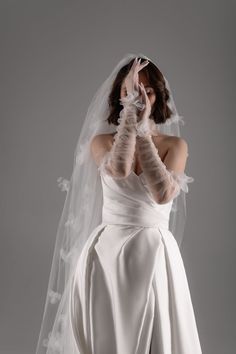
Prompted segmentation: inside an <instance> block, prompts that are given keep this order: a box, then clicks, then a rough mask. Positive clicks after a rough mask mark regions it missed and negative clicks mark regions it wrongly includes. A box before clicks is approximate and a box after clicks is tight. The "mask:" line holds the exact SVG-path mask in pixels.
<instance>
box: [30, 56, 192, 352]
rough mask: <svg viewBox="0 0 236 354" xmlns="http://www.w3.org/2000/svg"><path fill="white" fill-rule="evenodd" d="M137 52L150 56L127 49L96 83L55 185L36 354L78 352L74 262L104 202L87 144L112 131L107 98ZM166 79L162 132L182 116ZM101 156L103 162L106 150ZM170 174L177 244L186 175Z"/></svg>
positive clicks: (175, 130)
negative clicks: (167, 113)
mask: <svg viewBox="0 0 236 354" xmlns="http://www.w3.org/2000/svg"><path fill="white" fill-rule="evenodd" d="M136 56H139V57H143V58H145V59H148V60H149V61H151V60H150V59H149V58H148V57H146V56H145V55H143V54H142V53H138V54H132V53H128V54H126V55H125V56H124V57H123V58H122V59H121V60H120V61H119V62H118V64H117V65H116V66H115V68H114V69H113V70H112V72H111V74H110V75H109V76H108V78H106V80H105V81H104V83H103V84H102V85H101V86H100V87H99V88H98V90H97V92H96V93H95V95H94V97H93V99H92V101H91V103H90V105H89V107H88V111H87V114H86V116H85V119H84V123H83V126H82V129H81V131H80V134H79V138H78V142H77V146H76V149H75V153H74V164H73V171H72V174H71V177H70V178H69V179H66V178H63V177H59V178H58V185H59V187H60V188H61V190H62V191H63V192H64V193H66V197H65V203H64V207H63V210H62V215H61V218H60V222H59V225H58V229H57V234H56V240H55V248H54V252H53V259H52V264H51V270H50V276H49V281H48V288H47V293H46V301H45V306H44V312H43V316H42V322H41V328H40V333H39V338H38V342H37V347H36V352H35V353H36V354H82V353H79V351H78V347H77V344H76V342H75V339H74V336H73V330H72V327H71V323H70V316H69V311H70V290H71V286H72V279H73V275H74V272H75V265H76V262H77V261H78V258H79V256H80V254H81V251H82V249H83V247H84V244H85V243H86V241H87V239H88V238H89V236H90V235H91V233H92V231H93V230H94V229H95V228H96V227H97V226H98V225H99V224H100V223H101V218H102V215H101V210H102V202H103V199H102V197H103V196H102V185H101V178H100V174H99V171H98V168H97V166H96V164H95V162H94V160H93V158H92V156H91V151H90V144H91V141H92V139H93V138H94V136H96V135H98V134H108V133H114V132H115V131H116V126H114V125H113V124H111V125H109V124H108V123H107V120H106V118H107V116H108V114H109V111H110V107H109V105H108V97H109V94H110V91H111V88H112V84H113V82H114V80H115V78H116V75H117V73H118V71H119V70H120V69H121V68H122V67H123V66H124V65H126V64H128V63H129V62H130V60H132V59H134V58H135V57H136ZM165 81H166V86H167V88H168V89H169V91H170V98H169V102H168V105H169V107H170V108H171V110H172V112H173V115H172V117H171V119H168V120H167V121H166V123H165V124H160V125H158V130H159V131H161V132H162V133H163V134H168V135H174V136H180V129H179V123H182V124H184V121H183V118H182V117H181V116H179V114H178V112H177V109H176V107H175V103H174V100H173V95H172V92H171V90H170V86H169V83H168V81H167V79H166V78H165ZM78 119H79V118H78ZM104 158H105V160H104V161H106V159H107V158H109V154H106V155H105V156H104ZM101 168H102V166H101ZM173 175H175V178H176V180H178V181H179V184H180V186H181V189H180V193H179V195H178V197H177V198H175V199H174V201H173V204H172V209H171V215H170V231H171V232H172V233H173V235H174V237H175V238H176V240H177V242H178V245H179V246H180V245H181V243H182V239H183V234H184V226H185V221H186V200H185V194H186V192H187V191H188V186H187V184H188V182H189V181H190V180H189V178H190V177H188V176H186V175H185V174H182V175H176V174H173ZM192 180H193V179H192ZM49 237H50V236H49Z"/></svg>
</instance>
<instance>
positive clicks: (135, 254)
mask: <svg viewBox="0 0 236 354" xmlns="http://www.w3.org/2000/svg"><path fill="white" fill-rule="evenodd" d="M139 57H142V59H141V58H140V60H138V58H136V56H134V55H133V54H131V55H130V54H129V55H127V56H126V57H125V58H123V59H122V60H121V62H120V63H119V64H118V65H117V66H116V68H115V69H114V70H113V72H112V74H111V75H110V77H109V78H108V79H107V80H106V81H105V83H104V84H103V85H102V86H101V88H100V89H99V91H98V92H97V94H96V95H95V97H94V99H93V101H92V103H91V105H90V108H89V110H88V113H87V117H86V119H85V123H84V125H83V129H82V132H81V135H80V139H79V144H78V148H77V150H76V156H75V157H76V159H75V160H76V164H75V168H74V171H73V175H72V179H71V182H70V183H67V182H68V181H63V182H62V185H63V188H64V189H65V190H67V191H69V193H68V196H67V201H66V203H65V209H64V214H63V216H62V219H61V222H60V227H59V230H58V236H57V243H56V247H55V253H54V259H53V264H52V270H51V275H50V280H49V290H48V301H47V303H46V309H45V313H44V318H43V325H42V329H41V333H40V338H39V342H38V347H37V351H36V353H37V354H38V353H45V351H46V353H67V354H68V353H69V354H72V353H73V354H74V353H75V354H108V353H109V354H111V353H112V354H149V353H151V354H154V353H155V354H157V353H163V354H189V353H191V354H200V353H201V347H200V342H199V338H198V332H197V326H196V322H195V317H194V311H193V307H192V302H191V297H190V292H189V287H188V282H187V278H186V274H185V270H184V265H183V261H182V258H181V254H180V251H179V246H178V243H179V245H180V243H181V240H182V235H183V227H184V219H185V209H184V208H185V195H184V194H185V193H186V192H187V191H188V188H187V183H188V182H191V181H193V178H191V177H189V176H187V175H186V174H185V172H184V170H185V165H186V160H187V156H188V151H187V143H186V141H185V140H184V139H182V138H180V136H179V131H178V129H177V130H176V131H175V130H174V128H173V127H172V126H171V125H172V124H173V123H174V124H176V126H177V128H179V127H178V122H179V120H180V117H179V116H178V113H177V110H176V108H175V105H174V102H173V97H172V95H171V92H170V88H169V85H168V82H167V80H166V79H165V78H164V76H163V75H162V73H161V72H160V70H159V69H158V68H157V67H156V65H155V64H154V63H152V62H151V61H150V60H145V59H147V57H145V56H143V55H140V56H139ZM104 117H106V120H105V121H104ZM112 126H113V128H112ZM114 126H115V129H114ZM162 126H163V127H164V126H165V128H167V129H166V132H168V133H169V134H165V133H163V132H161V127H162ZM109 127H111V128H112V129H111V130H110V131H109ZM114 130H115V131H114ZM163 131H164V130H163ZM173 132H176V134H175V135H174V134H173ZM96 170H97V171H96ZM99 182H100V184H99ZM173 206H174V207H173ZM99 208H101V209H99ZM171 212H172V219H171V220H170V213H171ZM66 218H67V220H66ZM65 220H66V222H65V223H64V221H65ZM170 221H172V223H171V227H170ZM175 232H176V233H175ZM177 241H178V243H177ZM58 254H60V257H61V258H62V259H63V261H64V268H65V280H66V281H65V283H64V284H65V285H64V287H63V285H62V284H61V286H59V285H58V282H59V283H60V282H61V281H62V278H63V276H62V274H61V273H60V272H58V269H59V267H58V262H59V265H61V263H60V261H59V256H58ZM59 290H60V291H59ZM58 300H60V303H59V305H58V307H57V308H56V311H55V310H54V314H55V313H56V319H55V321H54V323H53V325H51V326H52V330H51V331H50V332H49V333H48V334H49V335H48V339H47V340H45V338H44V339H43V336H44V335H45V334H46V333H47V332H46V328H47V329H48V328H49V325H48V323H49V309H50V308H52V306H53V304H54V305H55V304H56V303H58ZM51 317H52V316H51ZM42 348H44V349H42ZM45 348H46V349H45Z"/></svg>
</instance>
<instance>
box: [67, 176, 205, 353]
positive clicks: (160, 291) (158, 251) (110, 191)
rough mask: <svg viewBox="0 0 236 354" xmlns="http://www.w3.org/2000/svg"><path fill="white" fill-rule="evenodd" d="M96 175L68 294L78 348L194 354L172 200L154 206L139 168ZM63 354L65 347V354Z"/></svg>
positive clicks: (195, 346) (194, 331) (192, 326)
mask: <svg viewBox="0 0 236 354" xmlns="http://www.w3.org/2000/svg"><path fill="white" fill-rule="evenodd" d="M100 173H101V181H102V188H103V209H102V223H101V224H100V225H98V226H97V227H96V228H95V229H94V230H93V232H92V233H91V235H90V237H89V238H88V240H87V241H86V244H85V245H84V247H83V250H82V252H81V255H80V257H79V259H78V262H77V266H76V271H75V276H74V278H73V286H72V289H71V297H70V316H71V317H70V319H71V325H72V328H73V333H74V337H75V341H76V343H77V346H78V351H79V353H81V354H201V353H202V351H201V346H200V341H199V337H198V331H197V326H196V321H195V316H194V310H193V306H192V302H191V296H190V291H189V286H188V282H187V278H186V273H185V269H184V265H183V261H182V257H181V254H180V250H179V247H178V244H177V242H176V240H175V238H174V236H173V234H172V233H171V232H170V230H169V228H168V223H169V215H170V210H171V206H172V202H173V200H172V201H170V202H169V203H166V204H158V203H156V202H155V201H154V199H153V198H152V195H151V193H150V192H149V190H148V188H147V185H146V183H145V177H144V173H141V174H140V175H139V176H138V175H137V174H136V173H135V172H134V171H132V172H131V173H130V174H129V176H128V177H126V178H124V179H114V178H113V177H111V176H109V175H107V174H104V173H102V172H100ZM68 354H69V353H68Z"/></svg>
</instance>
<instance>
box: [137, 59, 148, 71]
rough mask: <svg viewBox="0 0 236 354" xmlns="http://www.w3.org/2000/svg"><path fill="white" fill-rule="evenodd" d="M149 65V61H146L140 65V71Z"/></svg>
mask: <svg viewBox="0 0 236 354" xmlns="http://www.w3.org/2000/svg"><path fill="white" fill-rule="evenodd" d="M148 64H149V61H145V62H143V63H142V64H140V67H139V68H138V71H140V70H142V69H143V68H144V67H145V66H147V65H148Z"/></svg>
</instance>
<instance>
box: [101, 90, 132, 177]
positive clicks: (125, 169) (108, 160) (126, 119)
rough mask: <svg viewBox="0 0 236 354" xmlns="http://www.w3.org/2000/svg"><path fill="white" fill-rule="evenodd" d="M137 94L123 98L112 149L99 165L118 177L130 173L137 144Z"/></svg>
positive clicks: (103, 169)
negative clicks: (122, 106)
mask: <svg viewBox="0 0 236 354" xmlns="http://www.w3.org/2000/svg"><path fill="white" fill-rule="evenodd" d="M137 96H138V93H136V94H129V95H127V96H126V97H125V98H123V99H121V102H122V103H123V104H124V108H123V109H122V111H121V112H120V118H119V119H118V121H119V122H120V124H119V126H117V129H116V131H117V132H116V134H115V136H114V142H113V144H112V148H111V150H110V151H107V152H106V154H105V155H104V157H103V159H102V162H101V164H100V166H99V169H100V171H102V172H103V173H106V174H109V175H110V176H113V177H116V178H124V177H126V176H127V175H129V173H130V170H131V167H132V162H133V157H134V152H135V144H136V122H137V107H136V106H135V102H136V97H137Z"/></svg>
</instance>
